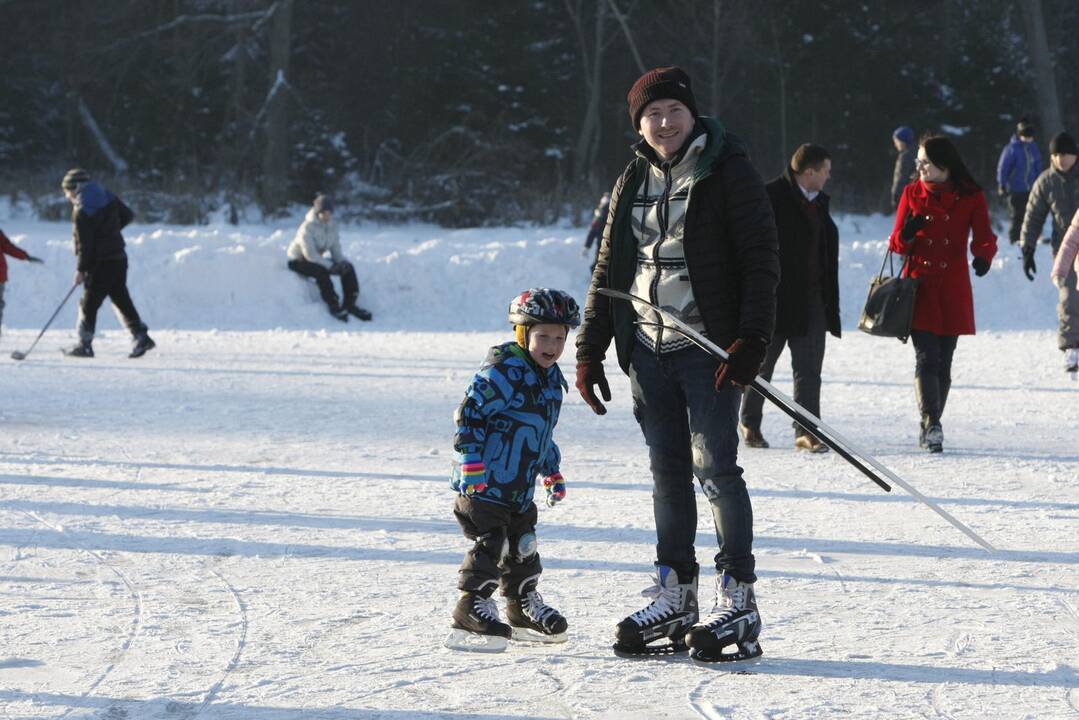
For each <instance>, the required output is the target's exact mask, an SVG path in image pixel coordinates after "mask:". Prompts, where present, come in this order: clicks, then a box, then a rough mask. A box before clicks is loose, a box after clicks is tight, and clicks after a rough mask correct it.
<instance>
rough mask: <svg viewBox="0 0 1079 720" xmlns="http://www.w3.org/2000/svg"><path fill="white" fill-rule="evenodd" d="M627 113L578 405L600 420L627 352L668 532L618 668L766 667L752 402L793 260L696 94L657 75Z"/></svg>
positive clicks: (745, 160)
mask: <svg viewBox="0 0 1079 720" xmlns="http://www.w3.org/2000/svg"><path fill="white" fill-rule="evenodd" d="M627 100H628V102H629V114H630V118H631V119H632V121H633V127H634V129H635V130H636V131H637V132H638V133H640V135H641V137H642V139H641V141H640V142H638V143H637V144H636V145H635V146H634V151H635V154H636V157H635V158H634V159H633V160H632V161H631V162H630V163H629V165H628V166H627V167H626V170H625V172H623V173H622V176H621V177H620V178H619V179H618V181H617V182H616V184H615V186H614V190H613V191H612V192H611V209H610V213H609V215H608V221H607V224H606V227H605V228H604V231H603V243H602V245H601V246H600V251H599V260H598V262H597V263H596V270H595V273H594V274H593V275H592V284H591V287H590V288H589V291H588V300H587V304H586V307H585V311H584V323H583V325H582V326H581V329H580V331H579V333H578V334H577V389H578V390H579V391H580V393H581V396H582V397H583V398H584V400H585V402H587V403H588V405H589V406H590V407H591V408H592V410H593V411H594V412H595V413H596V414H597V415H603V414H605V413H606V412H607V410H606V408H605V407H604V405H603V403H601V402H600V401H599V399H598V398H597V397H596V392H595V388H596V387H598V388H599V390H600V392H601V393H602V394H603V397H604V399H605V400H610V389H609V387H608V385H607V380H606V377H605V375H604V369H603V360H604V357H605V356H606V352H607V349H608V347H609V346H610V344H611V341H612V340H613V341H614V344H615V348H616V350H617V355H618V364H619V366H620V367H621V368H622V370H623V371H624V372H625V373H626V374H628V375H629V378H630V386H631V388H632V392H633V412H634V415H635V416H636V418H637V420H638V422H639V424H640V426H641V429H642V431H643V432H644V437H645V442H646V443H647V444H648V453H649V458H650V461H651V470H652V481H653V484H654V489H653V492H652V498H653V512H654V516H655V521H656V539H657V544H656V564H655V566H656V584H655V587H653V588H652V589H651V590H650V591H649V592H648V595H649V596H650V597H652V598H653V599H652V601H651V602H650V603H649V604H648V605H647V606H646V607H645V608H643V609H642V610H640V611H637V612H634V613H632V614H631V615H630V616H629V617H627V618H625V619H624V620H622V622H620V623H619V624H618V628H617V644H616V645H615V649H616V651H618V652H621V653H625V654H631V655H642V654H654V653H656V652H662V651H663V649H660V648H655V647H654V646H649V645H648V643H650V642H652V641H654V640H665V639H669V640H670V641H671V642H670V643H669V644H668V645H667V646H666V650H668V651H679V650H685V649H686V644H685V643H686V642H688V645H689V646H690V647H691V648H693V651H694V653H695V656H698V657H703V655H702V653H703V654H705V655H707V656H708V657H710V658H713V659H718V658H715V656H714V654H715V653H716V652H717V648H718V647H720V646H723V645H727V644H734V645H737V646H738V653H732V655H733V654H740V655H741V656H742V657H743V659H744V658H745V657H754V656H756V655H759V654H760V646H759V644H757V636H758V634H759V632H760V627H761V624H760V618H759V616H758V614H757V606H756V599H755V595H754V590H753V584H754V583H755V582H756V579H757V576H756V574H755V561H754V557H753V552H752V545H753V511H752V508H751V505H750V500H749V493H748V491H747V490H746V483H745V480H744V479H743V477H742V468H740V467H739V466H738V405H739V402H740V401H741V397H742V388H741V387H740V386H744V385H748V384H750V383H751V382H753V379H754V378H755V377H756V375H757V372H758V370H759V369H760V365H761V362H762V361H763V360H764V356H765V352H766V350H767V347H768V339H769V338H770V337H771V336H772V331H773V329H774V324H775V288H776V283H777V282H778V280H779V257H778V247H777V241H776V229H775V220H774V219H773V217H772V206H771V203H769V202H768V194H767V193H766V192H765V190H764V183H763V182H762V181H761V178H760V175H758V173H757V171H756V169H755V168H754V167H753V165H752V164H751V163H750V161H749V157H748V154H747V152H746V147H745V144H744V143H743V142H742V141H741V140H740V139H738V138H737V137H736V136H735V135H734V134H732V133H730V132H728V131H727V130H726V129H725V128H724V127H723V125H722V124H721V123H720V122H719V121H718V120H716V119H714V118H708V117H698V113H697V106H696V102H695V100H694V97H693V92H692V90H691V88H690V79H689V76H688V75H686V73H685V72H684V71H683V70H682V69H680V68H677V67H666V68H658V69H654V70H650V71H649V72H647V73H645V74H644V75H642V76H641V77H640V78H639V79H638V80H637V82H636V83H634V85H633V87H632V88H631V89H630V91H629V94H628V97H627ZM600 288H613V289H616V290H622V291H628V292H631V293H633V294H635V295H638V296H641V297H644V298H646V299H648V300H649V301H650V302H652V303H653V304H655V305H657V306H660V307H663V308H666V309H667V310H668V311H670V312H673V313H677V314H679V315H680V316H681V317H682V318H683V319H684V320H685V321H686V322H687V323H689V324H690V325H692V326H693V327H695V328H696V329H698V330H701V331H703V332H704V333H705V334H706V335H707V336H708V337H709V338H711V340H712V341H713V342H715V343H718V344H719V345H721V346H722V347H725V348H727V352H728V354H729V358H728V360H727V361H726V362H724V363H721V362H720V361H719V360H717V359H716V358H715V357H713V356H712V355H710V354H709V353H707V352H705V351H704V350H701V349H700V348H698V347H697V346H695V345H694V344H693V343H691V342H690V341H689V340H687V339H686V338H684V337H682V336H680V335H679V334H678V333H676V332H674V331H673V330H670V329H667V328H656V327H654V326H651V325H637V324H636V322H637V321H638V320H641V321H644V322H647V323H652V322H655V321H656V315H655V313H653V312H650V311H649V310H648V309H647V308H646V307H637V306H634V305H630V304H628V303H625V302H621V301H614V300H612V299H610V298H609V297H607V296H605V295H601V294H599V293H598V290H599V289H600ZM694 476H696V478H697V479H698V480H699V481H700V484H701V487H702V489H703V490H704V494H705V497H707V498H708V502H709V504H710V506H711V510H712V518H713V521H714V524H715V531H716V539H717V540H718V542H719V553H718V554H717V555H716V556H715V566H716V575H717V577H716V595H715V604H714V606H713V610H712V612H711V613H710V614H709V615H707V616H706V617H705V618H699V615H698V606H697V578H698V569H699V566H698V565H697V561H696V551H695V549H694V543H695V538H696V530H697V505H696V498H695V496H694V484H693V480H694Z"/></svg>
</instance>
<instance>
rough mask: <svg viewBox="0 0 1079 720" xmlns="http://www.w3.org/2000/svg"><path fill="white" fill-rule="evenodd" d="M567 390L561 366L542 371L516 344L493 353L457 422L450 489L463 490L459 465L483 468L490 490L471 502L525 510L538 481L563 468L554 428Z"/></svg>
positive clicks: (504, 346)
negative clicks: (472, 465)
mask: <svg viewBox="0 0 1079 720" xmlns="http://www.w3.org/2000/svg"><path fill="white" fill-rule="evenodd" d="M568 389H569V387H568V385H567V384H566V379H565V377H563V375H562V371H561V370H560V369H559V368H558V365H553V366H552V367H551V368H550V369H548V370H544V369H543V368H541V367H539V366H538V365H536V363H535V362H534V361H533V360H532V358H531V357H530V356H529V355H528V351H527V350H525V349H524V348H522V347H521V346H520V345H518V344H517V343H516V342H508V343H505V344H503V345H498V346H496V347H493V348H491V349H490V351H489V352H488V353H487V358H486V360H484V363H483V367H481V368H480V371H479V372H478V373H476V376H475V377H474V378H473V379H472V384H470V385H469V386H468V390H466V391H465V399H464V400H463V401H462V402H461V405H460V406H459V407H458V408H457V412H455V413H454V416H453V419H454V423H455V424H456V425H457V433H456V435H454V438H453V449H454V450H456V451H457V457H456V458H455V461H454V463H453V474H452V477H451V479H450V486H451V487H452V488H453V489H454V490H458V489H459V487H460V482H461V465H463V464H470V463H476V462H482V463H483V464H484V466H485V473H486V480H487V489H486V490H484V491H483V492H480V493H477V494H475V495H474V496H473V497H474V498H476V499H479V500H485V501H487V502H492V503H496V504H499V505H504V506H506V507H510V508H513V509H515V510H517V511H521V510H524V509H525V508H527V507H528V505H529V503H531V502H532V496H533V494H534V492H535V487H536V477H537V476H541V477H545V476H547V475H552V474H554V473H556V472H558V471H559V466H560V465H561V463H562V453H561V452H560V451H559V449H558V446H557V445H556V444H555V442H554V427H555V425H556V424H557V423H558V413H559V411H560V410H561V408H562V391H563V390H568Z"/></svg>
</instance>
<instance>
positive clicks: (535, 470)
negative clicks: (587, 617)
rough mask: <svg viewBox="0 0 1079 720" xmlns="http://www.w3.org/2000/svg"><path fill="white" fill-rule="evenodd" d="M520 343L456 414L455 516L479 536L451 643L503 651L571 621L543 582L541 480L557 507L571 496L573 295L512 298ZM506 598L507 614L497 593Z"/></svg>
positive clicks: (559, 632)
mask: <svg viewBox="0 0 1079 720" xmlns="http://www.w3.org/2000/svg"><path fill="white" fill-rule="evenodd" d="M509 319H510V322H511V323H513V325H514V328H515V333H516V340H515V341H512V342H507V343H504V344H502V345H498V346H496V347H493V348H491V349H490V351H489V352H488V354H487V359H486V360H485V361H484V363H483V367H482V368H481V369H480V371H479V372H478V373H476V376H475V377H474V378H473V380H472V384H471V385H469V387H468V390H467V391H466V392H465V399H464V400H463V401H462V402H461V405H460V407H458V408H457V412H456V413H455V414H454V422H455V424H456V425H457V433H456V435H455V436H454V440H453V447H454V450H456V451H457V459H456V461H455V462H454V467H453V476H452V479H451V482H450V484H451V486H452V487H453V489H454V490H456V491H457V492H458V497H457V499H456V501H455V503H454V509H453V514H454V515H455V516H456V517H457V521H458V522H459V523H460V524H461V528H462V529H463V530H464V533H465V537H467V538H469V539H470V540H474V541H475V545H473V547H472V549H471V550H469V551H468V554H467V555H465V560H464V562H463V563H462V565H461V570H460V575H459V579H458V583H457V587H458V588H460V590H461V598H460V600H458V602H457V606H456V607H455V608H454V610H453V628H454V629H453V632H452V633H451V634H450V637H449V639H448V640H447V641H446V645H447V647H451V648H454V649H462V650H481V651H488V652H499V651H502V650H505V648H506V641H507V640H508V639H509V638H511V637H513V638H514V639H526V640H539V641H544V642H563V641H564V640H565V639H566V636H565V633H566V627H567V624H566V619H565V618H564V617H562V614H561V613H559V612H558V611H557V610H555V609H554V608H552V607H550V606H549V605H547V604H546V603H545V602H544V601H543V598H542V597H541V596H540V594H539V592H538V591H537V590H536V584H537V582H538V581H539V577H540V573H542V572H543V567H542V566H541V565H540V557H539V553H538V552H537V550H536V514H537V513H536V504H535V503H534V502H532V496H533V493H534V492H535V484H536V478H537V477H539V478H541V479H542V481H543V486H544V488H545V489H546V493H547V505H549V506H553V505H554V504H555V503H557V502H559V501H560V500H562V499H563V498H564V497H565V495H566V486H565V482H564V481H563V479H562V475H561V473H560V472H559V465H560V464H561V453H560V452H559V450H558V446H557V445H555V442H554V437H553V435H554V427H555V424H556V423H557V422H558V412H559V410H560V409H561V407H562V391H563V390H564V389H567V385H566V380H565V378H564V377H563V376H562V371H561V370H559V368H558V365H557V361H558V358H559V357H560V356H561V355H562V351H563V349H564V348H565V346H566V335H567V333H568V332H569V329H570V328H575V327H577V325H579V324H580V321H581V317H580V311H579V310H578V308H577V303H576V302H575V301H574V299H573V298H572V297H570V296H569V295H567V294H566V293H564V292H561V291H559V290H549V289H547V288H533V289H531V290H526V291H525V292H523V293H521V294H520V295H518V296H517V297H516V298H514V299H513V301H512V302H511V303H510V309H509ZM498 588H501V589H502V595H504V596H505V597H506V616H507V617H506V619H507V620H508V621H509V624H506V623H503V622H502V620H501V619H500V617H499V614H498V605H497V604H496V603H495V599H494V597H493V595H494V591H495V590H496V589H498Z"/></svg>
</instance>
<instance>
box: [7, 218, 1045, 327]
mask: <svg viewBox="0 0 1079 720" xmlns="http://www.w3.org/2000/svg"><path fill="white" fill-rule="evenodd" d="M27 214H28V213H26V212H25V211H22V210H20V209H19V208H14V209H12V208H0V218H4V219H3V220H2V221H0V227H2V228H3V230H4V231H5V232H6V233H7V235H8V236H9V237H11V238H12V240H14V241H15V242H16V243H17V244H19V245H21V246H22V247H24V248H26V249H27V250H29V251H30V252H32V253H34V254H35V255H38V256H40V257H42V258H44V259H45V262H46V264H45V265H44V266H31V265H27V264H25V263H20V262H17V261H13V262H12V263H10V267H11V272H10V278H9V282H8V288H7V293H6V296H5V299H6V300H7V309H6V310H5V312H4V323H5V325H7V326H8V327H12V328H39V327H41V325H43V324H44V322H45V321H46V320H47V319H48V317H49V315H50V314H51V313H52V311H53V310H54V309H55V307H56V303H57V302H59V300H60V298H62V297H63V296H64V293H65V292H66V291H67V289H68V288H69V287H70V282H71V277H72V273H73V272H74V258H73V256H72V254H71V240H70V234H71V229H70V224H68V223H51V222H41V221H37V220H31V219H27V217H26V215H27ZM837 222H838V224H839V228H840V243H841V250H840V265H841V267H840V283H841V284H840V296H841V298H842V305H843V308H842V313H843V324H844V327H846V328H851V329H853V328H854V327H856V325H857V322H858V317H859V314H860V312H861V305H862V303H863V302H864V300H865V294H866V291H867V289H868V284H869V280H870V278H871V277H872V276H873V275H874V274H875V273H876V271H877V270H878V268H879V267H880V262H881V259H882V258H883V253H884V247H885V244H884V238H885V237H887V234H888V232H889V231H890V228H891V222H892V221H891V218H890V217H885V216H882V215H872V216H856V215H850V216H840V217H838V218H837ZM298 225H299V220H298V219H293V220H287V221H279V222H274V223H270V224H265V225H241V226H231V225H224V224H216V225H209V226H203V227H180V226H167V225H166V226H161V225H153V226H150V225H140V224H135V225H132V226H131V227H129V228H128V230H127V231H126V233H125V236H126V238H127V242H128V256H129V258H130V263H131V271H130V283H129V284H130V287H131V291H132V295H133V297H134V298H135V302H136V305H137V306H138V308H139V310H140V312H141V313H142V314H143V316H144V318H145V320H146V321H147V322H148V323H149V325H150V327H151V328H158V329H164V328H172V329H185V330H199V329H221V330H262V329H272V328H284V329H317V328H326V329H331V330H339V331H344V330H345V329H346V328H348V329H350V330H357V329H359V328H361V327H362V328H367V327H371V328H377V329H381V330H426V331H431V330H457V331H459V330H496V329H499V328H502V327H505V308H506V306H507V305H508V303H509V300H510V298H511V297H512V296H513V295H515V294H516V293H518V292H520V291H521V290H522V289H524V288H526V287H529V286H539V285H546V286H550V287H557V288H562V289H565V290H568V291H570V292H572V293H574V294H575V295H576V296H577V297H578V298H579V299H582V300H583V297H584V293H585V290H586V288H587V283H588V265H589V262H590V260H589V259H587V258H584V257H581V254H580V250H581V246H582V242H583V239H584V235H585V232H586V231H585V229H583V228H571V227H567V226H551V227H540V228H479V229H467V230H447V229H443V228H438V227H435V226H431V225H404V226H379V225H362V226H346V227H344V228H342V246H343V249H344V251H345V253H346V254H347V255H348V256H349V257H350V258H351V259H352V260H353V262H354V264H355V265H356V271H357V275H358V276H359V280H360V288H361V296H360V304H361V305H362V306H364V307H367V308H368V309H370V310H371V311H372V312H373V313H374V315H375V318H376V320H375V323H374V325H372V326H367V325H359V324H358V323H355V322H352V323H349V324H348V325H347V326H343V325H339V324H338V322H337V321H336V320H334V319H332V318H331V317H329V315H328V314H327V313H326V312H325V310H324V309H323V307H322V305H321V302H320V301H319V299H318V293H317V291H316V289H315V286H314V284H313V282H311V281H307V280H303V279H301V278H299V277H297V276H296V275H294V274H292V273H290V272H288V270H287V269H286V267H285V261H286V260H285V248H286V246H287V245H288V243H289V242H290V241H291V239H292V236H293V234H294V232H295V229H296V227H297V226H298ZM1005 245H1007V243H1006V242H1005ZM1039 259H1040V260H1041V262H1042V265H1043V267H1044V271H1043V272H1042V273H1041V274H1039V276H1038V277H1037V279H1036V282H1034V283H1030V282H1028V281H1027V280H1026V278H1025V277H1024V276H1023V274H1022V270H1021V262H1020V261H1019V253H1018V251H1016V250H1015V249H1013V248H1009V247H1003V248H1002V249H1001V252H1000V253H999V254H998V259H997V260H996V261H995V262H994V267H993V271H992V272H991V273H990V274H989V275H988V276H987V277H985V278H976V279H975V280H974V288H975V301H976V313H977V323H978V327H979V329H983V330H989V329H992V330H1009V329H1050V328H1052V327H1054V326H1055V321H1056V313H1055V309H1054V308H1055V302H1056V290H1055V289H1054V288H1053V287H1052V285H1051V284H1050V282H1049V279H1048V263H1049V257H1048V254H1047V253H1045V252H1044V251H1042V254H1041V255H1040V256H1039ZM75 317H76V309H75V303H74V302H72V303H71V304H70V306H69V307H66V308H64V310H63V312H62V313H61V316H60V317H59V318H58V319H57V321H56V322H57V327H63V326H65V325H66V326H72V325H73V324H74V322H75ZM99 326H100V328H101V329H104V330H108V329H112V328H118V327H119V325H118V323H117V321H116V319H115V318H114V317H113V316H112V314H111V313H109V312H104V313H102V314H101V316H100V320H99Z"/></svg>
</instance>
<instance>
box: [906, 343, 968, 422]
mask: <svg viewBox="0 0 1079 720" xmlns="http://www.w3.org/2000/svg"><path fill="white" fill-rule="evenodd" d="M910 340H911V342H912V343H913V344H914V392H915V396H916V397H917V399H918V410H919V412H920V413H921V415H922V429H923V430H925V429H926V428H928V427H929V426H930V425H939V424H940V419H941V416H943V415H944V406H945V404H947V402H948V391H949V390H951V387H952V356H953V355H954V354H955V346H956V345H957V344H958V343H959V338H958V337H957V336H955V335H937V334H935V333H931V332H928V331H926V330H911V331H910Z"/></svg>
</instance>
